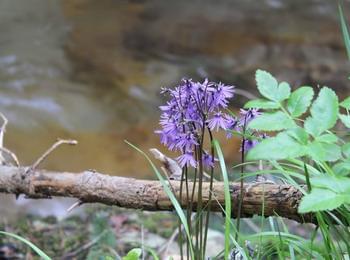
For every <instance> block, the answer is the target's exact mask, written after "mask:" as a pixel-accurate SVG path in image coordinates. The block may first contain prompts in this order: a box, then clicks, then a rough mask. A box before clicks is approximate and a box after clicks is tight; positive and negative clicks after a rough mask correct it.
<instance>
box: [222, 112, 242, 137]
mask: <svg viewBox="0 0 350 260" xmlns="http://www.w3.org/2000/svg"><path fill="white" fill-rule="evenodd" d="M225 119H226V138H231V137H232V131H234V130H237V129H236V128H237V126H238V123H239V121H238V120H237V118H234V117H233V116H230V115H225Z"/></svg>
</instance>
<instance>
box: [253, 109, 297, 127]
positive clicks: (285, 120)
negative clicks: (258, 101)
mask: <svg viewBox="0 0 350 260" xmlns="http://www.w3.org/2000/svg"><path fill="white" fill-rule="evenodd" d="M295 126H296V125H295V123H294V121H293V119H291V118H290V117H289V116H288V115H286V114H285V113H283V112H282V111H277V112H273V113H264V114H262V115H261V116H259V117H257V118H256V119H255V120H253V121H252V122H251V123H250V124H249V125H248V127H249V128H251V129H255V130H261V131H277V130H283V129H289V128H293V127H295Z"/></svg>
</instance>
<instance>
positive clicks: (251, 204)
mask: <svg viewBox="0 0 350 260" xmlns="http://www.w3.org/2000/svg"><path fill="white" fill-rule="evenodd" d="M170 183H171V187H172V189H173V191H174V192H175V194H176V196H177V197H179V193H180V182H179V181H170ZM192 185H193V183H189V186H190V190H192ZM197 186H198V185H197ZM244 189H245V191H244V199H243V208H242V213H241V217H252V216H253V215H261V214H262V212H264V215H265V216H276V215H278V216H281V217H285V218H289V219H293V220H296V221H298V222H306V223H307V222H309V223H310V222H312V223H315V219H314V217H313V215H312V214H306V215H300V214H298V212H297V207H298V205H299V202H300V199H301V198H302V193H301V192H300V191H299V190H298V189H296V188H294V187H292V186H290V185H278V184H268V183H264V184H256V185H253V186H252V185H251V184H249V183H247V184H245V185H244ZM230 191H231V202H232V216H233V217H237V211H238V210H237V207H238V200H239V194H240V184H239V183H231V185H230ZM0 192H2V193H11V194H17V195H19V194H25V195H27V197H28V198H36V199H38V198H51V197H52V196H60V197H72V198H77V199H79V200H80V201H82V202H83V203H96V202H98V203H102V204H107V205H116V206H119V207H124V208H133V209H143V210H150V211H162V210H165V211H170V210H173V206H172V204H171V201H170V200H169V198H168V196H167V195H166V193H165V192H164V190H163V187H162V184H161V183H160V182H159V181H152V180H137V179H133V178H124V177H116V176H109V175H104V174H100V173H97V172H92V171H85V172H81V173H70V172H52V171H45V170H34V171H31V170H30V168H25V167H21V168H17V167H7V166H0ZM183 194H185V190H183ZM183 197H184V198H185V197H186V196H185V195H184V196H183ZM208 199H209V183H203V200H204V205H205V204H206V203H207V202H208ZM195 200H196V197H195ZM263 201H264V210H263V209H262V205H263ZM219 203H220V204H221V206H222V207H224V204H225V200H224V184H223V183H222V182H215V183H214V184H213V202H212V206H211V208H212V210H213V211H217V212H220V211H221V207H220V205H219ZM195 205H196V203H195ZM182 206H183V207H186V201H185V199H183V201H182Z"/></svg>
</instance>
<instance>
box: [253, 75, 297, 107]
mask: <svg viewBox="0 0 350 260" xmlns="http://www.w3.org/2000/svg"><path fill="white" fill-rule="evenodd" d="M255 80H256V84H257V86H258V90H259V92H260V94H261V95H262V96H264V97H266V98H267V99H270V100H273V101H276V102H280V101H283V100H285V99H287V98H288V97H289V96H290V86H289V84H288V83H287V82H281V83H280V84H278V82H277V80H276V79H275V78H274V77H273V76H272V75H271V74H270V73H268V72H266V71H263V70H257V71H256V74H255Z"/></svg>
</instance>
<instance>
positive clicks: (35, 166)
mask: <svg viewBox="0 0 350 260" xmlns="http://www.w3.org/2000/svg"><path fill="white" fill-rule="evenodd" d="M62 144H69V145H76V144H78V141H76V140H64V139H58V140H57V141H56V142H55V143H54V144H53V145H52V146H51V147H50V148H49V149H47V150H46V152H45V153H43V154H42V155H41V156H40V157H39V158H38V159H37V160H36V161H35V163H33V165H32V166H31V167H30V169H31V170H32V171H33V170H35V169H37V168H38V166H39V164H41V163H42V162H43V161H44V160H45V159H46V158H47V157H48V156H49V155H50V153H52V152H53V151H54V150H55V149H56V148H57V147H59V146H60V145H62Z"/></svg>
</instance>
